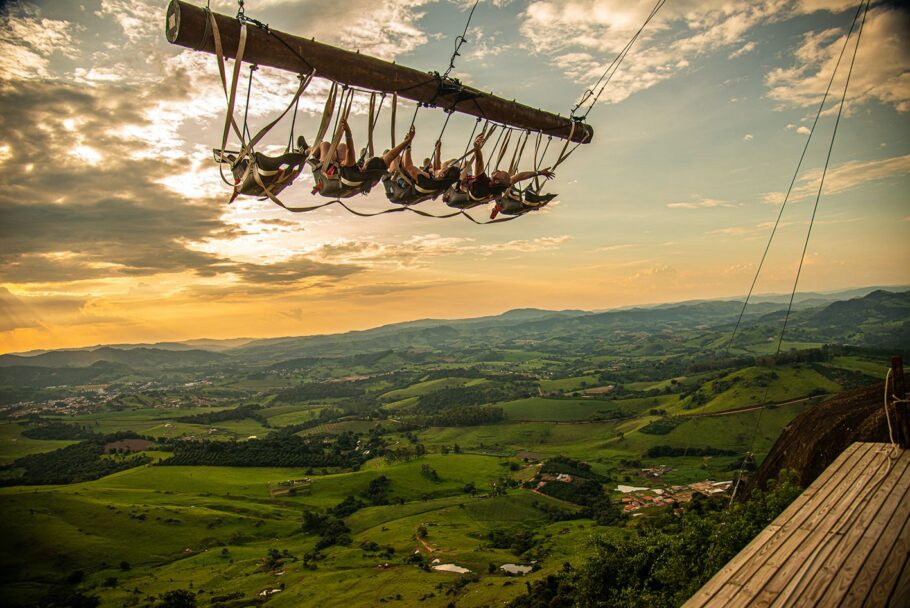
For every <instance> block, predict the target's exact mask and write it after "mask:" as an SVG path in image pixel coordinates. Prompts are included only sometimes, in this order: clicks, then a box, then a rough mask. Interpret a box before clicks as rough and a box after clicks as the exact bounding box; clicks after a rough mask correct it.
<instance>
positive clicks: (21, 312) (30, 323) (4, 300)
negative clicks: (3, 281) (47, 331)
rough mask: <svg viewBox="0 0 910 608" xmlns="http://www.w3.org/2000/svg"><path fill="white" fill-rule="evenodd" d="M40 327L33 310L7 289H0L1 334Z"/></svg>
mask: <svg viewBox="0 0 910 608" xmlns="http://www.w3.org/2000/svg"><path fill="white" fill-rule="evenodd" d="M39 326H40V325H39V323H38V319H37V318H36V317H35V315H34V313H33V312H32V310H31V309H30V308H29V307H28V306H26V305H25V304H24V303H23V302H22V300H20V299H19V298H17V297H16V296H14V295H13V294H12V293H10V291H9V290H8V289H7V288H5V287H0V332H2V331H11V330H13V329H20V328H25V327H39Z"/></svg>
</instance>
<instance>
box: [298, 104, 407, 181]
mask: <svg viewBox="0 0 910 608" xmlns="http://www.w3.org/2000/svg"><path fill="white" fill-rule="evenodd" d="M341 128H342V129H343V131H344V140H345V141H344V143H339V144H338V145H337V146H336V147H335V153H334V154H333V155H332V156H331V158H328V156H329V152H330V151H331V148H332V144H331V142H326V141H324V142H322V143H320V144H319V147H318V148H317V149H315V150H313V151H312V158H313V159H314V162H313V163H312V164H313V176H314V177H315V178H316V187H315V188H314V189H313V194H316V193H317V192H318V193H319V194H321V195H323V196H328V197H339V198H347V197H350V196H354V195H355V194H366V193H367V192H369V191H370V190H371V189H372V188H373V186H375V185H376V184H378V183H379V180H380V179H382V177H383V175H385V174H386V173H387V172H388V171H389V168H390V166H391V165H392V163H393V161H395V159H397V158H398V157H399V156H400V155H401V152H402V150H404V149H405V148H406V147H407V146H409V145H410V143H411V140H413V139H414V128H413V127H411V130H410V131H409V132H408V134H407V135H406V136H405V138H404V140H403V141H402V142H401V143H400V144H398V145H397V146H395V147H394V148H392V149H391V150H386V151H385V153H384V154H383V155H382V156H374V157H372V158H368V159H364V161H363V162H362V163H358V162H357V158H356V156H355V154H354V150H356V148H355V147H354V136H353V135H352V134H351V127H350V125H348V122H347V121H346V120H344V119H342V121H341ZM304 143H305V142H304Z"/></svg>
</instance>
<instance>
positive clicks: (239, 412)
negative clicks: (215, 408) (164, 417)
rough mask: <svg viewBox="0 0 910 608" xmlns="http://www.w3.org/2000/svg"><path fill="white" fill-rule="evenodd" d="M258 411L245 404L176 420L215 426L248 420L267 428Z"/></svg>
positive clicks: (266, 422) (253, 406)
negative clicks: (216, 424)
mask: <svg viewBox="0 0 910 608" xmlns="http://www.w3.org/2000/svg"><path fill="white" fill-rule="evenodd" d="M260 409H261V408H260V407H259V406H258V405H253V404H246V405H240V406H238V407H235V408H231V409H229V410H221V411H220V412H206V413H203V414H194V415H192V416H181V417H180V418H177V420H178V421H179V422H187V423H189V424H215V423H218V422H228V421H229V420H244V419H246V418H250V419H251V420H255V421H257V422H259V423H260V424H263V425H266V426H267V425H268V421H267V420H266V419H265V417H264V416H263V415H262V414H260V413H259V410H260Z"/></svg>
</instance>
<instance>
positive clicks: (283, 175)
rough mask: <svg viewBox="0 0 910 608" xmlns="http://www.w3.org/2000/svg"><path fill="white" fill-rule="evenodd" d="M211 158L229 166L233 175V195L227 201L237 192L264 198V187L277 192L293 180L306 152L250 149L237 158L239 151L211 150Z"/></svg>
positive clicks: (265, 195) (302, 163)
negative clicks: (272, 152) (271, 152)
mask: <svg viewBox="0 0 910 608" xmlns="http://www.w3.org/2000/svg"><path fill="white" fill-rule="evenodd" d="M212 152H213V154H214V157H215V161H216V162H218V163H221V164H227V165H230V167H231V174H232V175H233V176H234V195H233V196H232V197H231V202H233V201H234V199H235V198H237V196H239V195H241V194H242V195H244V196H255V197H264V198H267V194H266V193H265V188H268V190H269V192H271V193H272V194H273V195H275V194H278V193H279V192H281V191H282V190H284V189H285V188H287V187H288V186H290V185H291V184H293V183H294V180H295V179H296V178H297V176H298V175H300V172H301V171H302V170H303V166H304V164H305V163H306V160H307V155H306V154H305V153H301V152H288V153H287V154H282V155H281V156H266V155H265V154H262V153H261V152H253V154H252V155H250V156H246V157H244V158H242V159H240V160H239V161H238V160H237V155H238V154H239V152H229V151H225V150H213V151H212Z"/></svg>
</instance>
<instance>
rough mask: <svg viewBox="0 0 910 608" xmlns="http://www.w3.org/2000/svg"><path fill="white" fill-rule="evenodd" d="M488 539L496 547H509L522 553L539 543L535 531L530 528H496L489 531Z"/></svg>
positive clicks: (515, 552)
mask: <svg viewBox="0 0 910 608" xmlns="http://www.w3.org/2000/svg"><path fill="white" fill-rule="evenodd" d="M487 540H489V541H490V546H491V547H493V548H494V549H509V550H511V551H512V553H514V554H515V555H521V554H523V553H525V552H526V551H528V550H530V549H532V548H533V547H535V546H536V545H537V539H536V538H534V532H533V531H532V530H530V529H529V528H525V527H518V528H494V529H493V530H490V531H489V532H488V533H487Z"/></svg>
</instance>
